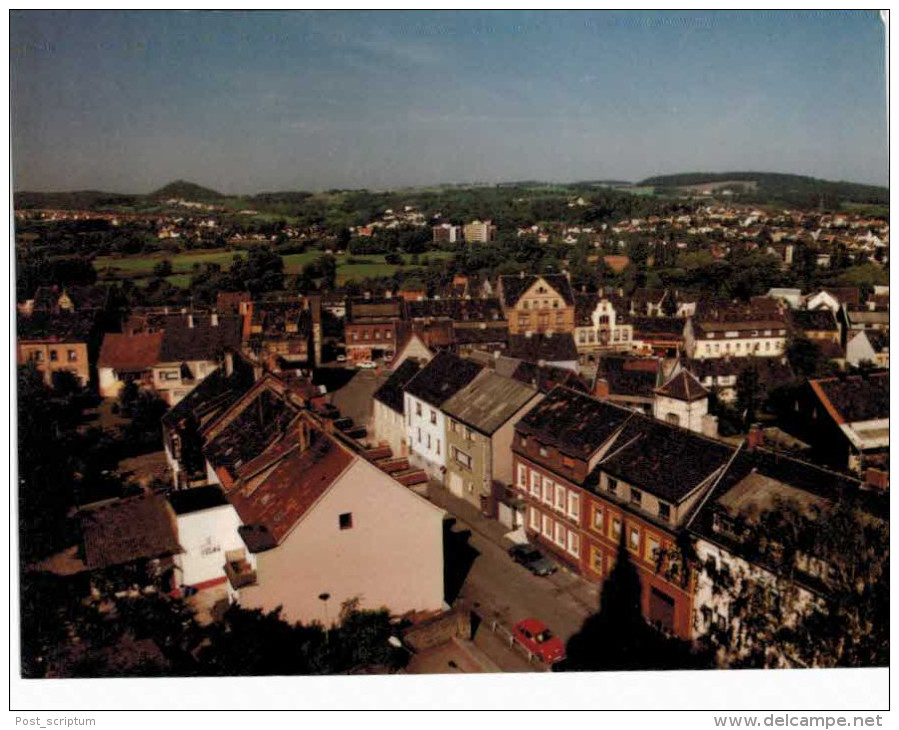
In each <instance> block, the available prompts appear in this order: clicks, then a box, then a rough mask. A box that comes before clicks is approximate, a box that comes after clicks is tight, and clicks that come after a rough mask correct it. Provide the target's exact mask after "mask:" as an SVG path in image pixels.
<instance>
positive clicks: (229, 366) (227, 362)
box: [225, 350, 234, 377]
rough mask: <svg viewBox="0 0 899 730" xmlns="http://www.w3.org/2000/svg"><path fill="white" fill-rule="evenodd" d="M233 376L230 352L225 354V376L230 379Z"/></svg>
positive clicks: (232, 362) (232, 361)
mask: <svg viewBox="0 0 899 730" xmlns="http://www.w3.org/2000/svg"><path fill="white" fill-rule="evenodd" d="M233 374H234V353H233V352H231V351H230V350H228V351H226V352H225V376H226V377H231V376H232V375H233Z"/></svg>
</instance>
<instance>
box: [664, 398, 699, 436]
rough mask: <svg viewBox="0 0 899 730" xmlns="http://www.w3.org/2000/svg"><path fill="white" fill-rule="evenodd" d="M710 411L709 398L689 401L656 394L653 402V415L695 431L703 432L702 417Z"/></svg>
mask: <svg viewBox="0 0 899 730" xmlns="http://www.w3.org/2000/svg"><path fill="white" fill-rule="evenodd" d="M708 412H709V400H708V398H700V399H699V400H694V401H690V402H687V401H683V400H679V399H677V398H669V397H668V396H664V395H659V394H656V396H655V398H654V399H653V403H652V415H653V417H655V418H657V419H659V420H660V421H666V422H668V423H674V424H676V425H678V426H680V427H682V428H688V429H690V430H691V431H694V432H695V433H702V417H703V416H704V415H706V414H707V413H708ZM672 417H674V418H672ZM674 419H676V420H674Z"/></svg>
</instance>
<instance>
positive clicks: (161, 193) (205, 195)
mask: <svg viewBox="0 0 899 730" xmlns="http://www.w3.org/2000/svg"><path fill="white" fill-rule="evenodd" d="M147 197H148V198H153V199H156V200H168V199H169V198H184V199H185V200H192V201H210V200H222V199H224V198H227V197H228V196H227V195H222V194H221V193H220V192H218V191H217V190H212V189H211V188H204V187H203V186H202V185H197V184H196V183H192V182H188V181H187V180H175V181H174V182H170V183H169V184H168V185H164V186H163V187H161V188H159V190H154V191H153V192H152V193H150V194H149V195H148V196H147Z"/></svg>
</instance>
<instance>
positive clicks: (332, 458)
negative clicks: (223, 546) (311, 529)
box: [229, 429, 354, 545]
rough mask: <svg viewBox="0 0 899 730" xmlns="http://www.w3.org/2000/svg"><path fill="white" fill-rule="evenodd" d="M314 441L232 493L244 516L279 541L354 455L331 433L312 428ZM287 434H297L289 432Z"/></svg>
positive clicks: (238, 510)
mask: <svg viewBox="0 0 899 730" xmlns="http://www.w3.org/2000/svg"><path fill="white" fill-rule="evenodd" d="M311 436H312V443H311V445H310V446H309V447H308V448H307V449H306V450H305V451H302V452H301V451H300V450H299V448H296V449H294V450H292V451H290V452H289V453H287V454H286V455H285V456H283V458H282V459H281V460H280V461H279V462H278V463H277V465H276V466H275V467H274V468H273V469H272V470H271V471H270V472H268V473H265V474H263V475H260V476H259V480H260V481H259V482H258V484H254V480H253V479H252V478H251V479H250V482H249V483H248V484H247V485H245V486H243V487H240V488H239V489H236V490H235V491H234V492H232V493H231V494H230V495H229V499H230V500H231V503H232V504H233V505H234V508H235V509H236V510H237V513H238V514H239V515H240V518H241V520H242V521H243V522H244V523H245V524H246V525H249V526H257V527H258V526H261V527H263V528H264V529H265V531H266V532H267V533H268V534H269V535H270V536H271V538H272V539H273V542H274V544H275V545H277V544H279V543H280V542H281V541H282V540H283V539H284V538H285V537H286V535H287V534H288V533H289V532H290V531H291V529H292V528H293V526H294V525H296V523H297V522H298V521H299V520H300V518H301V517H303V515H304V514H306V512H307V511H308V510H309V508H310V507H311V506H312V505H313V504H314V503H315V502H316V501H317V500H318V499H319V497H321V496H322V495H323V494H324V493H325V492H326V491H327V490H328V489H329V488H330V487H331V485H332V484H333V483H334V482H335V480H336V479H337V477H338V476H340V474H341V473H342V472H343V471H344V470H345V469H346V468H347V467H348V466H349V465H350V464H351V463H352V461H353V458H354V457H353V455H352V454H350V453H349V452H348V451H347V450H346V449H343V448H341V446H340V445H338V444H337V443H336V442H335V441H334V440H333V439H332V438H331V437H330V436H328V435H326V434H324V433H322V432H321V431H318V430H315V429H313V430H312V431H311ZM285 438H295V436H293V435H290V436H288V435H286V436H285Z"/></svg>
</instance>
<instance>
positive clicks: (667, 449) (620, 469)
mask: <svg viewBox="0 0 899 730" xmlns="http://www.w3.org/2000/svg"><path fill="white" fill-rule="evenodd" d="M619 444H623V446H622V447H621V448H618V445H619ZM732 454H733V447H731V446H728V445H726V444H723V443H721V442H719V441H713V440H712V439H708V438H705V437H702V436H699V435H698V434H695V433H693V432H692V431H688V430H687V429H684V428H678V427H676V426H672V425H671V424H668V423H664V422H662V421H656V420H655V419H653V418H649V417H648V416H643V415H641V414H635V418H633V419H632V420H631V421H630V422H629V423H628V424H627V426H625V428H624V430H623V431H622V433H621V435H620V436H619V437H618V439H617V440H616V442H615V445H614V446H613V447H612V449H611V451H610V455H609V456H608V457H607V458H605V459H603V460H602V461H601V462H600V463H599V466H598V467H597V470H601V471H604V472H606V473H608V474H611V475H612V476H613V477H616V478H617V479H621V480H622V481H624V482H626V483H627V484H630V485H633V486H635V487H638V488H640V489H643V490H645V491H647V492H649V493H651V494H655V495H656V496H659V497H662V498H663V499H667V500H670V501H671V502H674V503H677V502H679V501H681V500H682V499H683V498H684V497H686V496H687V495H689V494H690V493H691V492H692V491H693V490H694V489H695V488H696V487H697V486H699V485H700V484H701V483H702V482H703V481H705V480H706V479H708V478H709V477H710V476H711V475H712V474H714V473H715V471H716V470H718V469H720V468H721V467H723V466H724V465H725V464H726V463H727V462H728V460H729V459H730V457H731V455H732ZM592 478H593V479H595V475H592Z"/></svg>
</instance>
